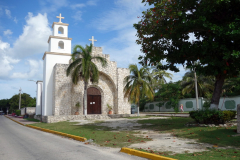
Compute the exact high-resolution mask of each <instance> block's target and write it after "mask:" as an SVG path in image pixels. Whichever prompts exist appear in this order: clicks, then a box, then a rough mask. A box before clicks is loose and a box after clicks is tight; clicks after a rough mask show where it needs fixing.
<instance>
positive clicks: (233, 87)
mask: <svg viewBox="0 0 240 160" xmlns="http://www.w3.org/2000/svg"><path fill="white" fill-rule="evenodd" d="M239 84H240V76H239V75H238V76H236V77H234V78H228V79H226V80H225V82H224V85H223V96H237V95H240V85H239Z"/></svg>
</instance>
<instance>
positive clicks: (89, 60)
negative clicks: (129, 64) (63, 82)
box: [66, 44, 107, 115]
mask: <svg viewBox="0 0 240 160" xmlns="http://www.w3.org/2000/svg"><path fill="white" fill-rule="evenodd" d="M96 62H100V64H101V65H102V66H103V67H106V66H107V60H106V59H105V58H104V57H101V56H93V55H92V44H90V46H88V45H86V47H85V48H84V47H82V46H81V45H76V46H75V47H74V48H73V53H72V63H71V64H70V65H69V66H68V68H67V73H66V74H67V76H69V75H71V78H72V82H73V84H77V83H78V81H79V80H83V82H84V98H83V100H84V103H83V108H84V115H87V87H88V83H89V80H90V82H92V83H98V80H99V70H98V67H97V65H96V64H95V63H96Z"/></svg>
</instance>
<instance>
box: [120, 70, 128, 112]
mask: <svg viewBox="0 0 240 160" xmlns="http://www.w3.org/2000/svg"><path fill="white" fill-rule="evenodd" d="M128 75H130V70H129V69H128V68H117V76H118V83H117V89H118V114H130V113H131V104H130V102H128V99H127V98H124V92H123V89H124V85H125V84H124V78H125V77H126V76H128Z"/></svg>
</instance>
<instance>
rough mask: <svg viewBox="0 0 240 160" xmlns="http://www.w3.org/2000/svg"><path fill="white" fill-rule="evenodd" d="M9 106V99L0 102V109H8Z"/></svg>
mask: <svg viewBox="0 0 240 160" xmlns="http://www.w3.org/2000/svg"><path fill="white" fill-rule="evenodd" d="M9 107H10V104H9V99H1V100H0V108H2V109H5V108H9Z"/></svg>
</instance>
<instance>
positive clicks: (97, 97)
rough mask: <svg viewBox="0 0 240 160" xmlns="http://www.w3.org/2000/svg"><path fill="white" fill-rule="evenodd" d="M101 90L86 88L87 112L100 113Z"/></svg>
mask: <svg viewBox="0 0 240 160" xmlns="http://www.w3.org/2000/svg"><path fill="white" fill-rule="evenodd" d="M101 113H102V112H101V92H100V91H99V90H98V89H97V88H94V87H90V88H88V89H87V114H101Z"/></svg>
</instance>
